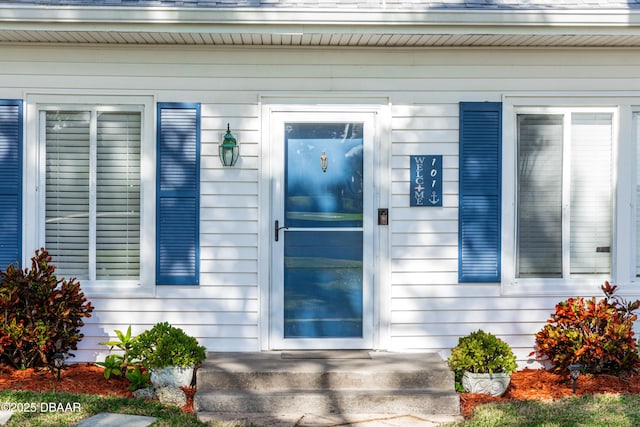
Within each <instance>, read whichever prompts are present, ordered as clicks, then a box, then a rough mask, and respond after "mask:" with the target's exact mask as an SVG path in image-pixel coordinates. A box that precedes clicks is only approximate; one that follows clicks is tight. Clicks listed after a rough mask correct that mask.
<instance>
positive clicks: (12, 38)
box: [0, 0, 640, 47]
mask: <svg viewBox="0 0 640 427" xmlns="http://www.w3.org/2000/svg"><path fill="white" fill-rule="evenodd" d="M2 42H4V43H82V44H87V43H89V44H145V45H149V44H155V45H254V46H255V45H276V46H282V45H288V46H340V47H344V46H357V47H425V46H429V47H430V46H491V47H493V46H508V47H530V46H535V47H540V46H588V47H593V46H597V47H611V46H615V47H629V46H632V47H640V0H33V1H26V0H14V1H2V0H0V43H2Z"/></svg>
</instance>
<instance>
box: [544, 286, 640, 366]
mask: <svg viewBox="0 0 640 427" xmlns="http://www.w3.org/2000/svg"><path fill="white" fill-rule="evenodd" d="M601 289H602V291H603V292H604V295H605V296H604V298H602V299H601V300H599V301H596V298H595V297H593V298H590V299H585V298H569V299H567V300H566V301H562V302H560V303H558V304H557V305H556V311H555V313H552V314H551V318H550V319H549V320H547V324H546V325H545V326H544V328H542V330H541V331H539V332H538V333H537V334H536V351H534V352H533V353H532V355H533V354H536V356H537V357H538V359H540V360H543V361H548V362H550V363H551V364H552V365H553V366H552V367H551V369H552V370H554V371H556V372H566V371H567V369H568V367H569V365H570V364H573V363H579V364H580V365H582V370H584V371H585V372H590V373H602V372H607V373H620V372H623V371H628V370H632V369H636V368H638V367H640V363H639V359H638V345H637V342H636V340H635V339H634V337H633V336H634V333H633V322H634V321H635V320H636V319H637V318H638V316H637V315H636V314H634V311H635V310H637V309H638V308H639V307H640V300H636V301H633V302H628V301H625V300H624V299H622V298H620V297H618V296H617V295H615V292H616V289H617V286H614V285H611V284H610V283H609V282H605V283H604V285H603V286H602V287H601Z"/></svg>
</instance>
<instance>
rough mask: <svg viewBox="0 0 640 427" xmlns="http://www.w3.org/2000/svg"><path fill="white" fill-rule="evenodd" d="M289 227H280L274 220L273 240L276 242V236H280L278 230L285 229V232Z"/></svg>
mask: <svg viewBox="0 0 640 427" xmlns="http://www.w3.org/2000/svg"><path fill="white" fill-rule="evenodd" d="M288 228H289V227H287V226H286V225H283V226H282V227H280V222H279V221H278V220H277V219H276V222H275V224H274V227H273V231H274V238H275V240H276V242H277V241H278V236H279V234H280V230H282V229H285V230H287V229H288Z"/></svg>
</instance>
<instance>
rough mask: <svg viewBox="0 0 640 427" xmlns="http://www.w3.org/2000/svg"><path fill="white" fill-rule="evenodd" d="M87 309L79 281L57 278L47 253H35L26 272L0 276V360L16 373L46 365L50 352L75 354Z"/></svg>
mask: <svg viewBox="0 0 640 427" xmlns="http://www.w3.org/2000/svg"><path fill="white" fill-rule="evenodd" d="M92 311H93V306H92V305H91V303H90V302H89V301H87V299H86V298H85V296H84V293H83V292H82V291H81V290H80V283H78V282H77V281H76V279H75V278H72V279H69V280H66V279H61V280H58V278H57V277H56V275H55V266H54V265H53V264H51V257H50V256H49V253H48V252H47V251H46V250H45V249H44V248H41V249H39V250H36V252H35V256H34V257H33V258H31V268H25V269H20V268H18V267H16V266H14V265H13V264H11V265H9V266H8V267H7V270H6V271H2V272H0V358H1V359H2V360H4V361H5V362H7V363H8V364H10V365H11V366H13V367H16V368H20V369H24V368H29V367H37V366H46V365H48V364H49V363H50V361H51V356H52V355H53V354H54V353H57V352H58V353H67V352H68V351H69V350H77V344H78V342H79V341H80V340H81V339H82V337H83V336H84V335H83V334H81V333H80V328H81V327H82V326H83V325H84V322H83V318H85V317H91V314H90V313H91V312H92Z"/></svg>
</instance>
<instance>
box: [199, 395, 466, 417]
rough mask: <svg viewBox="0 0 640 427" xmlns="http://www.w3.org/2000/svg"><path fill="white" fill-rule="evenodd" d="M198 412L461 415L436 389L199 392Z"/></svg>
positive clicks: (453, 397) (454, 401) (455, 403)
mask: <svg viewBox="0 0 640 427" xmlns="http://www.w3.org/2000/svg"><path fill="white" fill-rule="evenodd" d="M195 407H196V411H199V412H201V411H202V412H216V413H220V412H224V413H228V412H235V413H264V412H270V413H296V412H298V413H301V414H304V413H314V414H352V413H367V414H439V415H456V414H459V413H460V410H459V401H458V396H457V395H456V394H454V393H450V392H445V391H442V390H439V389H436V390H431V389H424V390H420V391H419V392H418V391H416V390H403V391H399V390H396V391H393V392H390V391H389V390H385V391H380V390H371V391H364V390H340V391H326V390H323V391H315V390H309V391H295V392H282V391H280V392H274V393H269V392H259V393H251V392H231V391H224V392H214V391H212V392H208V393H203V394H201V393H200V392H199V391H198V393H197V395H196V400H195Z"/></svg>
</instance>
